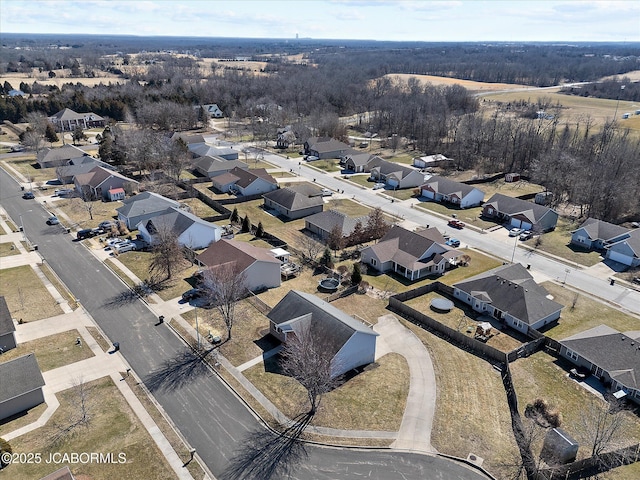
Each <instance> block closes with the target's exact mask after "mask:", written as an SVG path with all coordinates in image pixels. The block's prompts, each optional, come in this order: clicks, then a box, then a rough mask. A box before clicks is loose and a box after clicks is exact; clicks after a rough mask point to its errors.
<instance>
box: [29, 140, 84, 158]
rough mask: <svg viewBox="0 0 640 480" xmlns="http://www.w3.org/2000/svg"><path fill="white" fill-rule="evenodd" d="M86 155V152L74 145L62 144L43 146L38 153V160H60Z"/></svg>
mask: <svg viewBox="0 0 640 480" xmlns="http://www.w3.org/2000/svg"><path fill="white" fill-rule="evenodd" d="M85 155H87V153H86V152H85V151H84V150H82V149H81V148H78V147H76V146H74V145H69V144H67V145H63V146H62V147H57V148H45V149H43V150H41V151H40V152H39V154H38V162H61V161H63V160H71V159H72V158H79V157H83V156H85Z"/></svg>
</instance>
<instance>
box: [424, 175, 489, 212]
mask: <svg viewBox="0 0 640 480" xmlns="http://www.w3.org/2000/svg"><path fill="white" fill-rule="evenodd" d="M420 194H421V195H422V196H423V197H425V198H428V199H429V200H434V201H436V202H440V203H451V204H453V205H457V206H459V207H460V208H469V207H476V206H478V205H482V202H483V200H484V192H483V191H482V190H480V189H478V188H475V187H474V186H473V185H467V184H466V183H460V182H456V181H454V180H450V179H448V178H445V177H441V176H438V175H434V176H433V177H431V178H429V179H428V180H427V181H426V182H425V183H424V184H423V185H422V186H421V187H420Z"/></svg>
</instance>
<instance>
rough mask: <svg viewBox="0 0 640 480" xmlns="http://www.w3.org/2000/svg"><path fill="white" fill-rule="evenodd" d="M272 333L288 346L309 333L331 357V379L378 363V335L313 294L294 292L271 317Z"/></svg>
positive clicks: (270, 314)
mask: <svg viewBox="0 0 640 480" xmlns="http://www.w3.org/2000/svg"><path fill="white" fill-rule="evenodd" d="M267 317H268V318H269V333H271V335H273V336H274V337H276V338H277V339H278V340H280V341H282V342H284V343H286V342H287V338H288V336H289V335H296V334H298V335H300V334H301V332H304V331H307V332H308V333H309V334H310V335H311V337H312V338H314V340H315V341H318V342H322V345H323V351H326V352H328V353H329V355H331V359H332V360H331V370H332V371H331V375H332V377H337V376H340V375H342V374H344V373H346V372H348V371H350V370H352V369H354V368H357V367H361V366H362V365H368V364H370V363H372V362H373V361H374V360H375V354H376V337H377V336H378V333H377V332H375V331H374V330H373V329H372V328H370V327H369V326H367V325H365V324H364V323H362V322H359V321H357V320H356V319H354V318H353V317H350V316H349V315H347V314H346V313H344V312H343V311H342V310H339V309H337V308H336V307H334V306H333V305H331V304H330V303H328V302H325V301H324V300H321V299H320V298H318V297H317V296H315V295H313V294H310V293H303V292H299V291H296V290H291V291H290V292H289V293H287V294H286V295H285V297H284V298H283V299H282V300H280V302H278V304H277V305H276V306H275V307H274V308H273V309H272V310H271V312H269V314H268V315H267Z"/></svg>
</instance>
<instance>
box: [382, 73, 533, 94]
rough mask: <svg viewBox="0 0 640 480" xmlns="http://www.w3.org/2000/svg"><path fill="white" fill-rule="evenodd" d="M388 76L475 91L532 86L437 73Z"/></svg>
mask: <svg viewBox="0 0 640 480" xmlns="http://www.w3.org/2000/svg"><path fill="white" fill-rule="evenodd" d="M385 76H386V77H389V78H391V79H392V80H393V79H399V80H401V81H403V82H405V83H406V82H407V81H408V80H409V79H410V78H415V79H417V80H419V81H420V82H421V83H431V84H432V85H445V86H446V85H461V86H463V87H464V88H466V89H469V90H473V91H480V92H485V91H496V90H513V89H518V88H521V89H526V88H531V87H530V86H528V85H518V84H515V83H486V82H474V81H472V80H461V79H459V78H449V77H438V76H435V75H413V74H410V73H389V74H387V75H385Z"/></svg>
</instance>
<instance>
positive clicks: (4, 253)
mask: <svg viewBox="0 0 640 480" xmlns="http://www.w3.org/2000/svg"><path fill="white" fill-rule="evenodd" d="M10 255H20V250H18V249H17V248H16V246H15V244H14V243H13V242H7V243H0V257H8V256H10Z"/></svg>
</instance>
